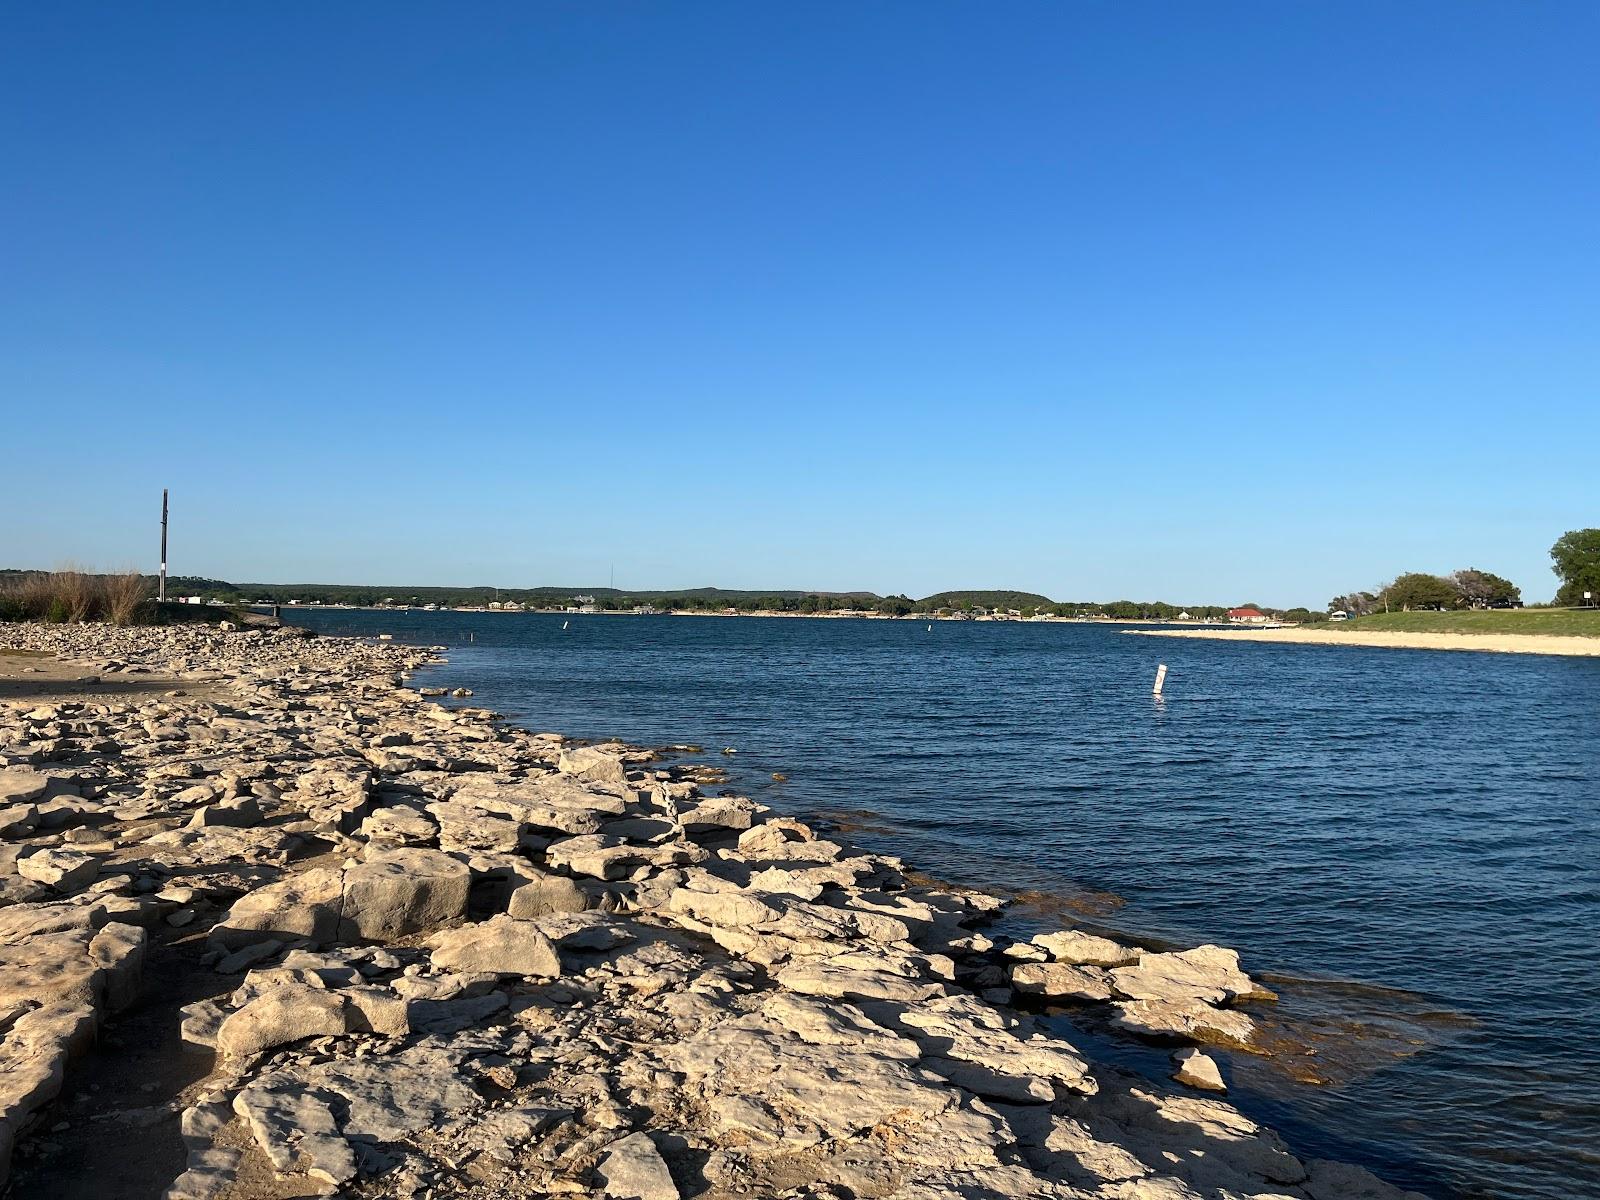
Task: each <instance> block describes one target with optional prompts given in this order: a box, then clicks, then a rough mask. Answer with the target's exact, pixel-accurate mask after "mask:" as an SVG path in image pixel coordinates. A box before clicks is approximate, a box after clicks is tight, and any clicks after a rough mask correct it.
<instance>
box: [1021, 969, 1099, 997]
mask: <svg viewBox="0 0 1600 1200" xmlns="http://www.w3.org/2000/svg"><path fill="white" fill-rule="evenodd" d="M1011 986H1012V987H1014V988H1016V989H1017V991H1019V992H1022V993H1023V994H1024V995H1030V996H1044V997H1046V998H1048V999H1053V1000H1109V999H1111V997H1112V995H1113V992H1112V988H1111V978H1110V976H1108V975H1107V974H1106V973H1105V971H1103V970H1101V969H1100V968H1098V967H1078V966H1073V965H1071V964H1069V963H1057V962H1023V963H1018V964H1017V965H1016V966H1014V967H1012V968H1011Z"/></svg>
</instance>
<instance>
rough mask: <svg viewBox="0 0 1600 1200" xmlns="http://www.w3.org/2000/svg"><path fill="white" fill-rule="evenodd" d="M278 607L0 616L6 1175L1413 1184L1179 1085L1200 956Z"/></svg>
mask: <svg viewBox="0 0 1600 1200" xmlns="http://www.w3.org/2000/svg"><path fill="white" fill-rule="evenodd" d="M296 633H297V631H291V630H282V631H262V630H245V631H234V632H223V631H218V630H215V629H209V628H200V627H181V628H170V629H114V628H110V627H104V626H28V625H0V675H3V676H4V677H5V678H6V679H9V680H11V681H12V683H13V685H14V686H12V687H11V688H10V689H9V690H8V691H6V693H5V694H4V695H3V696H0V1035H3V1040H0V1067H3V1070H0V1172H3V1171H4V1169H5V1166H6V1164H7V1162H9V1164H10V1170H11V1187H12V1190H13V1194H15V1195H17V1196H51V1197H74V1196H84V1197H88V1196H96V1197H99V1196H105V1195H108V1194H115V1195H118V1196H129V1197H161V1196H165V1197H167V1198H168V1200H209V1198H212V1197H218V1198H223V1197H226V1198H231V1200H269V1198H274V1197H288V1196H307V1195H341V1196H360V1197H396V1198H400V1197H413V1198H421V1197H430V1198H443V1197H484V1198H490V1197H493V1198H510V1197H530V1198H531V1197H546V1196H562V1195H571V1196H600V1197H608V1198H611V1200H680V1198H687V1197H696V1198H705V1200H732V1198H733V1197H751V1196H761V1197H766V1196H773V1197H780V1196H781V1197H793V1198H796V1200H800V1198H815V1200H880V1198H881V1200H956V1198H958V1197H959V1198H972V1200H1005V1198H1011V1197H1016V1198H1021V1197H1054V1198H1063V1200H1065V1198H1069V1197H1070V1198H1086V1197H1102V1198H1105V1200H1112V1198H1116V1200H1192V1198H1206V1200H1212V1198H1214V1200H1231V1198H1243V1197H1250V1198H1252V1200H1268V1198H1275V1197H1282V1198H1286V1200H1289V1198H1292V1200H1398V1198H1400V1197H1402V1196H1411V1195H1413V1194H1410V1193H1401V1192H1399V1191H1397V1190H1396V1189H1394V1188H1391V1187H1389V1186H1388V1185H1386V1184H1384V1183H1382V1182H1380V1181H1379V1180H1378V1179H1376V1178H1375V1177H1374V1176H1372V1175H1371V1174H1370V1173H1369V1172H1367V1171H1365V1170H1363V1169H1361V1168H1359V1167H1354V1166H1348V1165H1341V1164H1336V1163H1331V1162H1324V1161H1318V1160H1302V1159H1300V1158H1298V1157H1296V1156H1295V1155H1294V1154H1293V1153H1292V1152H1291V1150H1290V1149H1289V1147H1288V1146H1286V1145H1285V1143H1284V1142H1283V1141H1282V1140H1281V1139H1280V1138H1279V1137H1278V1136H1277V1135H1276V1134H1274V1133H1273V1132H1271V1131H1270V1130H1268V1129H1265V1128H1262V1127H1261V1126H1259V1125H1257V1124H1256V1123H1255V1122H1253V1121H1251V1120H1250V1119H1248V1118H1247V1117H1245V1116H1244V1115H1242V1114H1241V1113H1239V1112H1238V1111H1237V1110H1236V1109H1234V1108H1233V1107H1231V1106H1230V1105H1228V1104H1227V1103H1225V1102H1223V1101H1221V1100H1219V1099H1217V1098H1216V1096H1215V1092H1216V1091H1217V1090H1218V1089H1222V1088H1225V1086H1226V1084H1225V1080H1224V1078H1223V1076H1222V1074H1221V1073H1220V1072H1219V1071H1218V1069H1217V1067H1216V1064H1215V1063H1214V1062H1213V1061H1212V1060H1211V1059H1210V1058H1209V1057H1208V1056H1207V1055H1205V1054H1204V1053H1202V1052H1198V1051H1197V1050H1196V1049H1195V1047H1194V1045H1193V1043H1196V1042H1201V1043H1211V1044H1222V1045H1232V1046H1242V1047H1246V1048H1247V1047H1248V1046H1249V1044H1250V1039H1251V1037H1252V1034H1253V1032H1254V1026H1253V1023H1252V1020H1251V1017H1250V1015H1249V1005H1250V1004H1251V1003H1252V1002H1253V1001H1254V1000H1256V999H1259V998H1261V997H1262V995H1263V992H1262V989H1261V988H1259V987H1258V986H1257V985H1256V984H1255V983H1254V982H1253V981H1252V980H1251V978H1250V977H1249V975H1247V974H1246V973H1245V972H1244V971H1242V970H1241V969H1240V967H1239V962H1238V956H1237V954H1235V953H1234V952H1233V951H1231V950H1227V949H1224V948H1222V947H1216V946H1201V947H1196V948H1193V949H1191V950H1186V951H1182V952H1167V953H1152V952H1149V951H1145V950H1142V949H1140V948H1139V947H1133V946H1126V945H1122V944H1120V943H1118V942H1116V941H1112V940H1110V939H1107V938H1104V937H1097V936H1093V935H1091V934H1088V933H1085V932H1082V931H1079V930H1073V929H1062V930H1059V931H1056V932H1053V933H1049V934H1043V935H1040V936H1038V937H1036V938H1034V939H1032V940H1031V941H1028V942H1012V941H1009V940H1008V939H1005V938H1001V937H998V936H990V935H989V934H987V933H985V932H984V927H985V925H986V923H987V922H989V921H990V920H991V919H992V918H993V917H994V916H995V915H996V913H997V911H998V910H999V909H1000V908H1001V907H1002V902H1001V901H1000V900H998V899H996V898H994V897H991V896H987V895H984V894H982V893H977V892H970V891H963V890H960V889H957V888H948V887H940V886H929V885H926V884H923V883H919V882H918V881H917V879H916V877H914V876H912V875H911V874H910V872H909V870H908V869H907V868H906V867H905V865H904V864H903V863H901V862H900V861H899V860H898V859H896V858H894V857H891V856H885V855H876V854H864V853H860V852H859V851H857V850H856V849H854V848H852V847H850V846H848V845H846V844H841V843H839V842H836V841H830V840H827V839H825V838H822V837H819V836H817V835H816V833H815V832H814V831H813V830H812V829H810V828H808V827H807V826H806V825H804V824H802V823H800V822H798V821H795V820H792V819H789V818H786V817H782V816H779V815H777V814H775V813H773V812H771V811H769V810H768V809H767V808H765V807H764V806H762V805H760V804H757V803H754V802H752V801H751V800H749V799H747V798H745V797H742V796H738V795H731V794H720V793H719V794H713V793H709V792H707V791H704V790H702V788H701V786H700V785H698V784H697V783H696V782H694V779H693V778H692V777H693V776H694V775H695V774H696V772H695V771H694V770H693V769H692V768H690V767H688V766H686V765H680V764H676V763H674V762H668V761H664V760H662V759H660V758H659V757H658V756H657V755H655V754H653V753H652V752H650V751H647V750H642V749H638V748H635V747H629V746H625V745H621V744H606V745H600V746H582V745H577V744H575V743H572V742H569V741H567V740H566V739H563V738H561V737H560V736H557V735H554V734H537V733H530V732H527V731H524V730H520V729H515V728H511V727H508V726H507V725H505V724H504V723H502V722H500V721H497V720H496V719H495V718H494V715H493V714H492V713H489V712H486V711H484V710H482V709H475V708H468V707H443V706H441V705H440V704H436V703H434V702H432V701H431V700H429V699H426V698H424V697H423V696H422V695H420V694H419V692H418V691H417V690H415V689H414V688H412V687H411V686H408V683H407V678H408V676H409V675H410V674H412V673H414V672H416V671H418V670H420V669H422V668H425V667H426V666H427V665H428V664H429V663H431V662H435V661H438V660H437V657H436V655H435V654H434V653H433V652H430V651H429V650H425V649H419V648H415V647H407V646H402V645H398V644H394V643H372V642H366V641H358V640H353V639H335V638H306V637H300V636H296ZM1224 636H1233V635H1232V634H1226V635H1224ZM7 651H19V652H28V653H30V654H32V655H34V656H37V655H38V654H39V653H41V652H43V653H47V654H49V655H51V656H58V658H59V659H60V660H63V661H65V662H66V663H67V668H63V667H61V666H59V665H58V664H57V663H56V662H55V661H54V660H52V664H51V666H50V667H49V669H46V668H45V667H44V666H42V665H41V664H40V662H39V661H38V660H37V658H36V657H35V658H31V659H30V658H29V657H27V656H26V655H21V654H8V653H7ZM52 677H53V678H52ZM91 679H92V680H95V681H96V682H90V680H91ZM64 681H65V682H64ZM65 683H70V685H71V686H70V687H67V686H65ZM116 685H122V686H116ZM129 685H137V686H129ZM53 688H54V690H52V689H53ZM97 688H103V692H97V691H96V689H97ZM1047 1003H1048V1004H1062V1005H1097V1006H1103V1007H1104V1008H1105V1009H1106V1010H1107V1011H1109V1012H1110V1013H1111V1014H1112V1020H1113V1022H1114V1023H1115V1024H1117V1025H1119V1026H1121V1027H1122V1028H1123V1029H1125V1030H1127V1031H1129V1033H1130V1034H1133V1035H1137V1036H1141V1037H1146V1038H1157V1039H1161V1040H1163V1041H1165V1042H1167V1043H1170V1044H1171V1045H1173V1046H1174V1047H1180V1046H1187V1047H1188V1049H1185V1050H1181V1051H1180V1052H1179V1054H1178V1056H1177V1060H1176V1075H1175V1078H1177V1079H1179V1080H1181V1081H1183V1083H1182V1085H1169V1084H1167V1083H1160V1084H1158V1083H1154V1082H1152V1081H1150V1080H1148V1079H1146V1078H1144V1077H1142V1076H1138V1075H1135V1074H1132V1073H1129V1072H1126V1071H1123V1070H1120V1069H1117V1068H1114V1067H1110V1066H1106V1065H1102V1064H1097V1063H1092V1062H1090V1061H1088V1060H1087V1059H1086V1058H1085V1056H1084V1055H1083V1054H1082V1053H1080V1052H1079V1051H1078V1049H1077V1048H1075V1047H1074V1046H1073V1045H1072V1044H1071V1043H1070V1042H1069V1041H1067V1040H1064V1039H1063V1038H1062V1037H1060V1036H1058V1035H1057V1034H1056V1033H1055V1032H1053V1031H1052V1030H1050V1029H1048V1028H1046V1027H1045V1026H1044V1025H1043V1024H1042V1023H1041V1022H1040V1021H1039V1020H1037V1018H1036V1016H1035V1013H1036V1011H1037V1009H1038V1007H1039V1006H1040V1005H1042V1004H1047Z"/></svg>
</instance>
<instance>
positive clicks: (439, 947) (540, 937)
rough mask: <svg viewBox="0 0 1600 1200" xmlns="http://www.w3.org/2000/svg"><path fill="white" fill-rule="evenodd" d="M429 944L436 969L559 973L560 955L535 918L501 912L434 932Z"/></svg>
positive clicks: (550, 975) (530, 974)
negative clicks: (479, 922) (518, 916)
mask: <svg viewBox="0 0 1600 1200" xmlns="http://www.w3.org/2000/svg"><path fill="white" fill-rule="evenodd" d="M431 944H432V946H433V952H432V954H431V955H430V956H429V957H430V960H431V961H432V963H433V966H434V968H435V969H436V970H439V971H454V972H457V973H472V972H484V973H488V974H494V975H519V976H524V977H527V978H532V979H554V978H556V977H557V976H559V975H560V974H561V958H560V956H559V955H557V954H556V948H555V947H554V946H553V945H552V944H551V942H550V939H549V938H548V937H546V936H545V934H544V931H543V930H541V929H540V927H539V925H538V923H537V922H535V921H524V920H518V919H517V918H516V917H510V916H506V915H504V914H502V915H500V916H497V917H491V918H490V919H489V920H487V921H485V922H483V923H482V924H481V925H466V926H463V927H461V928H459V929H451V930H449V931H447V932H445V933H440V934H436V935H434V937H433V938H432V939H431Z"/></svg>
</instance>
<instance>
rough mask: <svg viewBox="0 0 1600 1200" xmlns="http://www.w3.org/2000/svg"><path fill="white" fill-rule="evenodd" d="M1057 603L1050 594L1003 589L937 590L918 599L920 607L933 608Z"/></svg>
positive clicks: (1029, 606)
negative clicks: (1043, 594) (1005, 590)
mask: <svg viewBox="0 0 1600 1200" xmlns="http://www.w3.org/2000/svg"><path fill="white" fill-rule="evenodd" d="M1053 603H1055V602H1054V601H1053V600H1051V599H1050V597H1049V596H1041V595H1039V593H1038V592H1001V591H982V590H979V591H971V592H935V593H934V594H933V595H932V596H924V597H923V598H922V599H921V600H918V601H917V607H918V608H919V609H932V608H972V607H974V606H976V607H978V608H1007V609H1009V608H1014V609H1016V610H1018V611H1019V612H1020V611H1021V610H1022V609H1024V608H1047V607H1049V606H1050V605H1051V604H1053Z"/></svg>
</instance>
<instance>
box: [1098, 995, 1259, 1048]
mask: <svg viewBox="0 0 1600 1200" xmlns="http://www.w3.org/2000/svg"><path fill="white" fill-rule="evenodd" d="M1113 1007H1114V1008H1115V1009H1116V1010H1117V1015H1116V1016H1114V1017H1113V1018H1112V1019H1111V1023H1112V1024H1113V1025H1115V1026H1116V1027H1117V1028H1119V1029H1126V1030H1127V1031H1128V1032H1130V1033H1141V1034H1145V1035H1146V1036H1149V1037H1176V1038H1185V1039H1191V1040H1198V1041H1221V1042H1231V1043H1237V1044H1240V1045H1243V1044H1245V1043H1247V1042H1249V1041H1250V1040H1251V1038H1253V1037H1254V1036H1255V1029H1256V1027H1255V1022H1253V1021H1252V1020H1251V1019H1250V1018H1249V1017H1247V1016H1245V1014H1244V1013H1242V1012H1234V1011H1232V1010H1230V1009H1225V1008H1216V1007H1214V1006H1212V1005H1210V1004H1207V1003H1206V1002H1205V1001H1203V1000H1194V999H1184V1000H1124V1001H1119V1002H1118V1003H1116V1004H1114V1005H1113Z"/></svg>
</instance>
